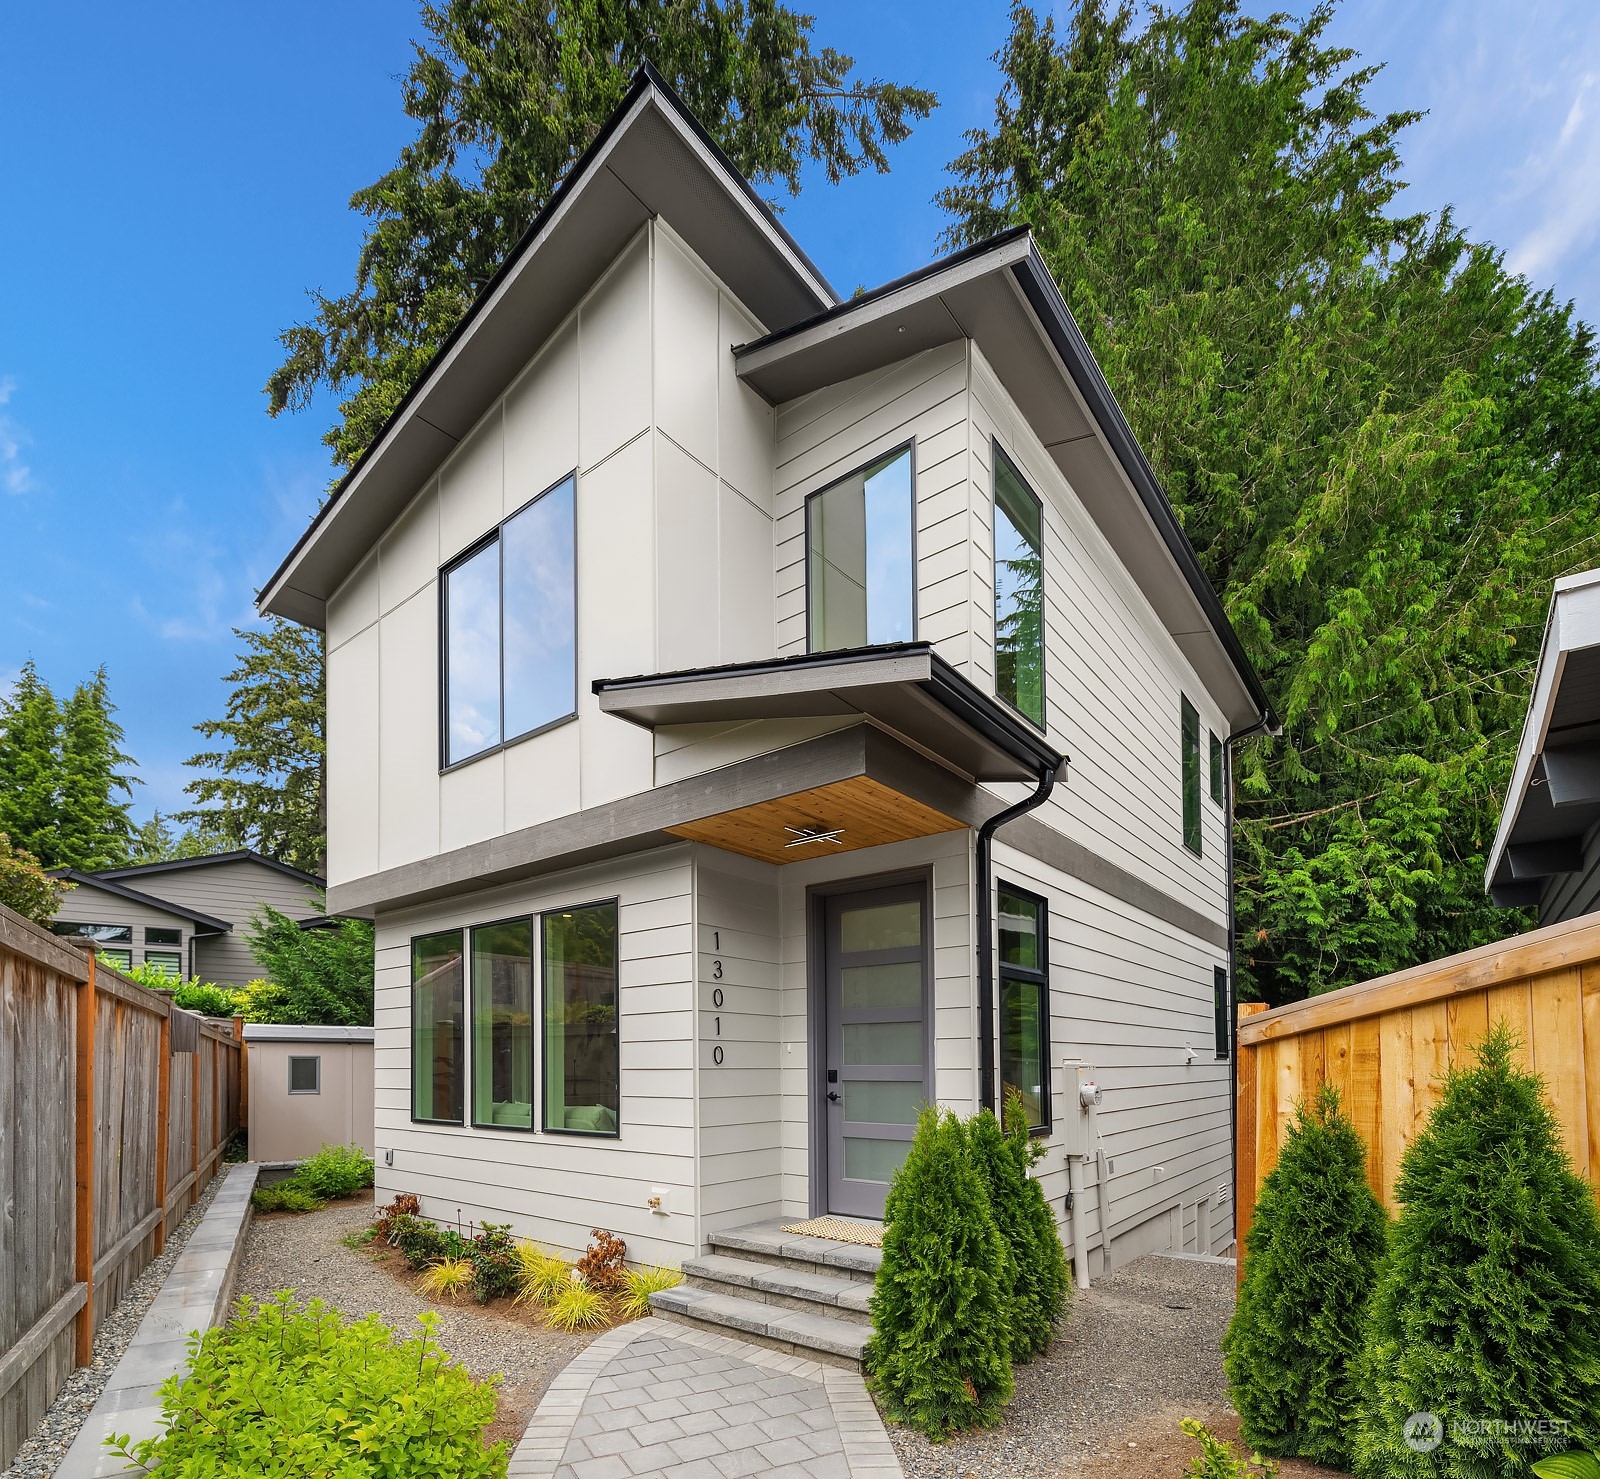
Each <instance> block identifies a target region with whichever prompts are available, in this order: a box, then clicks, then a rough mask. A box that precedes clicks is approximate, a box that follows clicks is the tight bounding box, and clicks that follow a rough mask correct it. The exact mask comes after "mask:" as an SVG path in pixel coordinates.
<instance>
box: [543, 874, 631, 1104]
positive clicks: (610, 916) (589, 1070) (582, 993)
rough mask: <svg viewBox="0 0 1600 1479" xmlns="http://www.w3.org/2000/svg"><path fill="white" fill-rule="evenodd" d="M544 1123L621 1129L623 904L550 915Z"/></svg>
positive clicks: (546, 941) (545, 946)
mask: <svg viewBox="0 0 1600 1479" xmlns="http://www.w3.org/2000/svg"><path fill="white" fill-rule="evenodd" d="M540 927H541V931H542V934H543V964H544V983H543V985H544V1103H545V1108H544V1127H545V1129H547V1130H573V1131H578V1132H581V1133H586V1134H590V1135H615V1134H616V1133H617V1131H618V1127H619V1124H620V1118H619V1111H620V1108H621V1101H620V1092H619V1066H618V1054H617V906H616V904H615V902H612V903H607V904H589V905H585V906H584V907H582V908H575V909H558V910H555V911H552V912H551V913H549V914H546V915H544V916H542V918H541V920H540Z"/></svg>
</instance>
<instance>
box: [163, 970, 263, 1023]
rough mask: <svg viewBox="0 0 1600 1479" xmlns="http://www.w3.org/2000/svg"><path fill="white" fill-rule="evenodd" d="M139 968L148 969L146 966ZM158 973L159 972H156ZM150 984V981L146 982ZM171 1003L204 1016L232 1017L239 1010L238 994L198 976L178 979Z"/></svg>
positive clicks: (168, 982)
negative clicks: (184, 979)
mask: <svg viewBox="0 0 1600 1479" xmlns="http://www.w3.org/2000/svg"><path fill="white" fill-rule="evenodd" d="M139 969H140V970H147V969H149V968H148V967H146V966H141V967H139ZM157 974H159V972H158V973H157ZM146 984H152V983H146ZM167 984H168V985H172V978H171V977H170V976H169V977H168V978H167ZM172 1000H173V1004H174V1005H176V1006H180V1007H182V1008H183V1009H184V1011H186V1012H199V1013H200V1014H201V1016H204V1017H232V1016H234V1015H236V1014H237V1012H238V1010H239V994H238V992H236V991H230V990H229V989H228V988H227V987H226V986H217V985H214V984H213V983H212V982H210V981H201V980H199V979H198V978H195V979H191V980H188V981H180V982H178V984H177V985H176V986H173V987H172Z"/></svg>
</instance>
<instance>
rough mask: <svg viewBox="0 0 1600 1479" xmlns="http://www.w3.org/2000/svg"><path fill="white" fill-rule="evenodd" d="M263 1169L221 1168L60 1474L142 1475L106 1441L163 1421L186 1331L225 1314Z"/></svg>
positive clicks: (67, 1477) (184, 1353) (93, 1477)
mask: <svg viewBox="0 0 1600 1479" xmlns="http://www.w3.org/2000/svg"><path fill="white" fill-rule="evenodd" d="M258 1169H259V1168H258V1167H257V1166H255V1165H251V1164H246V1165H242V1166H230V1167H228V1169H227V1170H226V1171H225V1172H224V1173H223V1182H222V1185H221V1186H219V1187H218V1188H217V1192H216V1195H215V1196H214V1197H213V1198H212V1199H211V1205H210V1206H209V1207H208V1208H207V1209H206V1215H205V1216H204V1217H203V1218H201V1220H200V1225H199V1226H198V1227H197V1228H195V1230H194V1231H193V1232H192V1233H191V1234H190V1235H189V1241H188V1242H187V1243H186V1244H185V1245H184V1248H183V1252H182V1253H180V1254H179V1255H178V1259H177V1261H176V1262H175V1263H174V1264H173V1265H172V1268H171V1271H170V1272H169V1273H168V1274H167V1277H166V1279H165V1280H164V1281H163V1283H162V1285H161V1291H160V1293H158V1294H157V1295H156V1297H155V1300H154V1302H153V1303H152V1304H151V1306H150V1308H149V1309H148V1310H147V1311H146V1312H145V1316H144V1319H143V1320H141V1321H140V1322H139V1328H138V1330H137V1331H135V1332H134V1336H133V1339H132V1340H131V1341H130V1342H129V1343H128V1348H127V1350H126V1351H124V1352H123V1355H122V1359H121V1360H120V1361H118V1362H117V1367H116V1370H115V1371H113V1372H112V1373H111V1377H110V1380H108V1381H107V1382H106V1385H105V1390H104V1391H103V1392H101V1394H100V1398H99V1400H98V1401H97V1402H96V1403H95V1404H94V1407H93V1409H92V1410H91V1411H90V1413H89V1415H88V1417H86V1418H85V1419H84V1423H83V1427H82V1428H81V1429H80V1430H79V1432H78V1436H77V1438H75V1439H74V1440H73V1444H72V1447H71V1448H69V1449H68V1450H67V1455H66V1457H65V1458H64V1459H62V1461H61V1466H60V1467H59V1468H58V1469H57V1470H56V1476H57V1479H101V1476H106V1475H112V1474H142V1473H143V1472H144V1470H142V1469H138V1468H130V1467H129V1466H128V1465H127V1464H125V1463H124V1462H123V1461H122V1460H121V1459H120V1458H118V1457H116V1456H115V1455H114V1454H112V1453H109V1452H108V1451H107V1450H106V1447H105V1439H106V1437H107V1435H108V1434H110V1433H126V1434H129V1435H130V1436H131V1437H132V1438H134V1439H135V1440H137V1439H140V1438H149V1437H153V1436H154V1435H155V1433H156V1432H157V1430H158V1428H159V1422H160V1418H161V1399H160V1397H159V1396H158V1395H157V1393H158V1390H159V1388H160V1386H161V1384H162V1382H164V1381H165V1380H166V1379H167V1378H168V1377H169V1376H172V1375H174V1374H175V1373H176V1372H178V1371H181V1370H182V1369H183V1365H184V1362H185V1361H186V1360H187V1359H188V1343H189V1333H190V1332H191V1331H194V1330H202V1331H204V1330H210V1329H212V1328H213V1327H214V1326H217V1325H220V1324H222V1323H223V1322H224V1321H225V1320H226V1319H227V1318H228V1310H229V1307H230V1306H231V1304H232V1302H233V1290H234V1285H235V1284H236V1283H237V1281H238V1276H239V1264H240V1261H241V1259H242V1258H243V1255H244V1234H245V1229H246V1228H248V1227H249V1225H250V1193H251V1192H252V1191H253V1190H254V1189H255V1184H256V1173H257V1171H258Z"/></svg>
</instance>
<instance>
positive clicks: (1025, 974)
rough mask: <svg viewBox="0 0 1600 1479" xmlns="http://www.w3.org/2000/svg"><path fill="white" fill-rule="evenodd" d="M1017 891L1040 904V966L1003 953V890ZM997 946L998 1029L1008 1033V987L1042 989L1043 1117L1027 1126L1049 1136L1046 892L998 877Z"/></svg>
mask: <svg viewBox="0 0 1600 1479" xmlns="http://www.w3.org/2000/svg"><path fill="white" fill-rule="evenodd" d="M1002 889H1003V890H1004V891H1005V892H1006V893H1009V894H1015V895H1016V896H1017V897H1018V898H1022V899H1027V900H1028V901H1029V902H1030V903H1033V904H1037V905H1038V907H1039V935H1038V940H1039V964H1038V966H1037V967H1032V968H1030V967H1027V966H1018V965H1007V964H1006V962H1005V958H1004V957H1003V956H1002V955H1001V953H1000V920H999V914H1000V893H1001V890H1002ZM994 911H995V916H996V917H995V929H994V949H995V983H996V986H997V988H998V990H997V1000H996V1003H995V1005H996V1008H997V1011H996V1014H995V1015H996V1029H997V1031H999V1032H1000V1033H1001V1034H1002V1035H1003V1034H1004V1032H1005V1002H1006V988H1007V987H1008V986H1010V985H1026V986H1037V987H1038V990H1039V1058H1040V1062H1039V1109H1040V1112H1041V1114H1042V1116H1043V1119H1042V1121H1041V1122H1040V1123H1039V1124H1037V1125H1030V1126H1029V1127H1028V1134H1029V1135H1039V1136H1047V1135H1049V1134H1050V1133H1051V1130H1052V1127H1053V1126H1054V1123H1055V1106H1054V1103H1053V1100H1052V1096H1051V1093H1050V901H1049V900H1048V899H1047V898H1045V896H1044V895H1043V894H1040V893H1036V892H1035V891H1034V890H1033V889H1030V888H1023V887H1022V886H1021V885H1020V884H1016V883H1012V882H1011V881H1010V880H1009V879H1006V878H996V879H995V889H994ZM998 1048H999V1044H996V1049H997V1051H996V1053H995V1058H996V1063H997V1066H999V1067H1000V1075H999V1077H1000V1107H1001V1113H1002V1115H1003V1114H1004V1111H1005V1090H1006V1082H1005V1070H1004V1054H1003V1053H1001V1052H1000V1051H998Z"/></svg>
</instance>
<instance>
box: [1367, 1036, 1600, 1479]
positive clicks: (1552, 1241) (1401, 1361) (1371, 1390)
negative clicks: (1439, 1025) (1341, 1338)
mask: <svg viewBox="0 0 1600 1479" xmlns="http://www.w3.org/2000/svg"><path fill="white" fill-rule="evenodd" d="M1515 1051H1516V1040H1515V1039H1514V1038H1513V1036H1512V1034H1511V1032H1510V1030H1509V1029H1508V1028H1507V1027H1506V1025H1505V1024H1504V1023H1503V1022H1502V1023H1501V1024H1499V1025H1498V1026H1496V1027H1495V1028H1494V1030H1493V1031H1492V1032H1491V1033H1490V1034H1489V1036H1488V1037H1487V1038H1486V1039H1485V1041H1484V1043H1483V1045H1482V1047H1480V1048H1479V1049H1478V1062H1477V1066H1476V1067H1474V1068H1469V1069H1466V1070H1456V1071H1454V1072H1452V1073H1450V1074H1449V1075H1448V1076H1447V1077H1446V1079H1445V1086H1444V1097H1443V1098H1442V1099H1441V1100H1440V1102H1439V1104H1438V1105H1437V1107H1436V1108H1435V1109H1434V1111H1433V1113H1432V1115H1430V1116H1429V1119H1428V1123H1427V1125H1426V1126H1425V1127H1424V1128H1423V1130H1422V1133H1421V1134H1420V1135H1418V1136H1417V1138H1416V1140H1415V1141H1414V1142H1413V1143H1412V1145H1411V1147H1410V1149H1409V1150H1407V1151H1406V1153H1405V1156H1404V1158H1403V1159H1402V1160H1401V1162H1400V1176H1399V1180H1398V1181H1397V1182H1396V1186H1395V1192H1396V1196H1397V1197H1398V1199H1399V1200H1400V1202H1401V1203H1402V1204H1403V1210H1402V1212H1401V1214H1400V1217H1399V1220H1398V1221H1397V1222H1396V1223H1395V1225H1394V1228H1393V1230H1392V1232H1391V1234H1390V1238H1389V1258H1388V1262H1387V1263H1386V1265H1385V1267H1384V1271H1383V1275H1382V1277H1381V1278H1380V1280H1379V1282H1378V1287H1377V1290H1376V1291H1375V1293H1374V1295H1373V1298H1372V1302H1371V1305H1370V1306H1369V1312H1368V1317H1367V1327H1366V1338H1365V1342H1364V1345H1363V1349H1362V1355H1361V1360H1360V1365H1359V1368H1358V1374H1359V1377H1360V1380H1361V1382H1362V1385H1363V1403H1362V1406H1363V1412H1362V1420H1361V1426H1360V1428H1359V1430H1358V1432H1357V1435H1356V1473H1357V1474H1359V1475H1360V1476H1362V1479H1391V1476H1395V1475H1400V1476H1415V1475H1431V1476H1439V1479H1491V1476H1493V1479H1498V1476H1501V1475H1518V1476H1521V1475H1526V1474H1527V1472H1528V1465H1530V1464H1531V1463H1532V1462H1533V1460H1535V1459H1537V1458H1539V1457H1540V1456H1541V1455H1542V1454H1546V1453H1555V1452H1561V1451H1562V1450H1565V1449H1567V1448H1572V1447H1576V1446H1578V1445H1580V1444H1581V1445H1583V1446H1590V1445H1592V1444H1593V1443H1594V1442H1595V1440H1596V1438H1597V1437H1600V1432H1597V1430H1596V1429H1597V1418H1600V1216H1597V1215H1596V1212H1595V1202H1594V1193H1593V1192H1592V1191H1591V1190H1590V1188H1589V1187H1588V1185H1587V1184H1586V1183H1585V1182H1584V1181H1583V1180H1582V1179H1580V1178H1579V1177H1578V1176H1577V1175H1576V1174H1575V1173H1574V1172H1573V1169H1572V1166H1571V1163H1570V1162H1569V1161H1568V1159H1567V1153H1566V1150H1565V1149H1564V1147H1563V1146H1562V1143H1561V1134H1560V1130H1559V1129H1558V1127H1557V1125H1556V1120H1555V1116H1554V1114H1552V1113H1551V1110H1550V1106H1549V1104H1548V1103H1547V1102H1546V1100H1545V1097H1544V1085H1543V1082H1542V1080H1540V1079H1539V1078H1538V1077H1536V1076H1535V1075H1533V1074H1531V1073H1525V1072H1523V1071H1522V1070H1521V1069H1519V1068H1518V1067H1517V1065H1516V1063H1515V1061H1514V1060H1513V1054H1514V1053H1515ZM1418 1412H1424V1413H1432V1414H1433V1415H1434V1416H1435V1417H1437V1418H1438V1419H1439V1420H1440V1421H1441V1423H1442V1424H1443V1428H1444V1439H1443V1442H1442V1443H1440V1445H1439V1446H1438V1447H1437V1448H1435V1449H1434V1450H1433V1451H1432V1452H1429V1453H1418V1452H1415V1451H1414V1450H1413V1449H1412V1448H1410V1447H1408V1446H1407V1444H1406V1442H1405V1437H1404V1428H1403V1425H1404V1423H1405V1421H1406V1419H1407V1418H1408V1417H1409V1416H1410V1415H1411V1414H1413V1413H1418ZM1541 1419H1543V1420H1545V1421H1546V1422H1547V1423H1548V1424H1549V1425H1550V1426H1548V1427H1547V1428H1546V1429H1545V1430H1544V1431H1543V1432H1540V1431H1537V1430H1536V1429H1534V1428H1533V1427H1531V1426H1530V1425H1535V1424H1537V1423H1538V1422H1539V1421H1540V1420H1541ZM1495 1423H1505V1424H1507V1425H1508V1427H1509V1429H1510V1430H1509V1431H1507V1432H1505V1433H1496V1432H1494V1431H1492V1430H1490V1431H1485V1424H1495ZM1561 1423H1565V1424H1568V1425H1569V1426H1568V1432H1567V1436H1566V1437H1565V1438H1563V1437H1562V1436H1561V1435H1560V1429H1559V1424H1561ZM1518 1425H1520V1427H1519V1426H1518Z"/></svg>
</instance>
